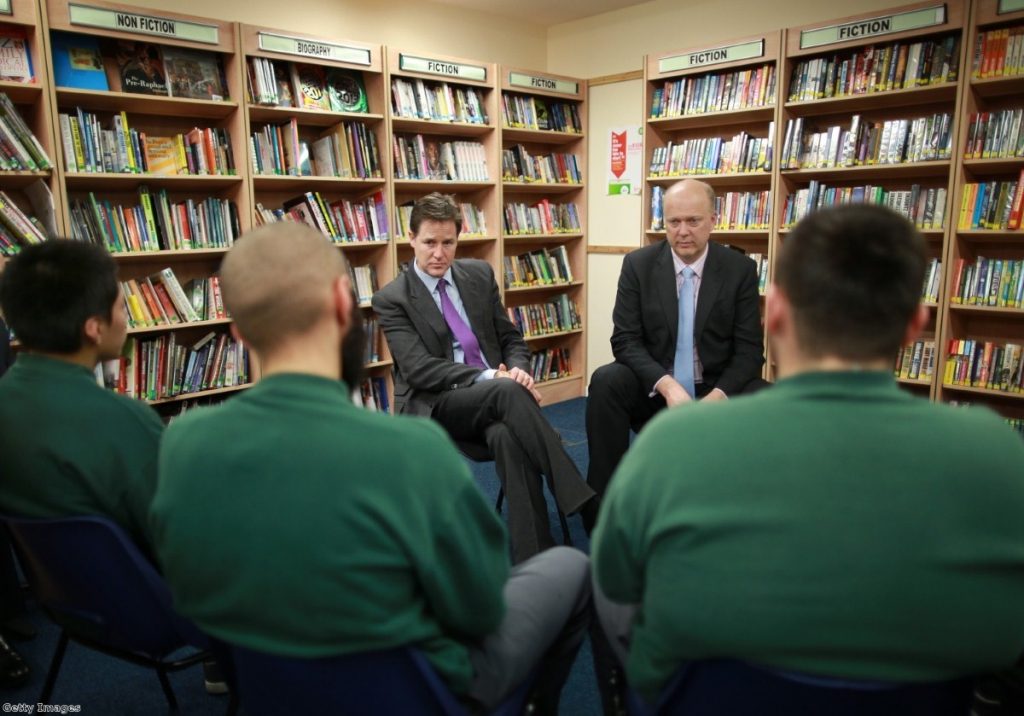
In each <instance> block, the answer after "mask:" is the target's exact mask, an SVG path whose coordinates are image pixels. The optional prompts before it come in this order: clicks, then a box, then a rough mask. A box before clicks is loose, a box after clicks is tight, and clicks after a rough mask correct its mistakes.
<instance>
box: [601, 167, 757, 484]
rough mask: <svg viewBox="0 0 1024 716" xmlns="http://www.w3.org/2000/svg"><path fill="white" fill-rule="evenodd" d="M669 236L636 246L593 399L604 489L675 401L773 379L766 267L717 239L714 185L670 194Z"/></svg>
mask: <svg viewBox="0 0 1024 716" xmlns="http://www.w3.org/2000/svg"><path fill="white" fill-rule="evenodd" d="M663 211H664V217H665V227H666V237H665V241H661V242H658V243H656V244H652V245H651V246H646V247H644V248H642V249H639V250H638V251H634V252H632V253H630V254H628V255H627V256H626V258H625V260H624V261H623V263H622V272H621V273H620V275H619V286H618V292H617V293H616V295H615V308H614V311H613V313H612V322H613V323H614V328H613V331H612V339H611V342H612V352H613V354H614V355H615V362H614V363H609V364H607V365H604V366H601V367H600V368H598V369H597V370H596V371H595V372H594V375H593V376H592V377H591V381H590V391H589V396H588V398H587V441H588V446H589V450H590V469H589V471H588V473H587V482H588V483H589V484H590V486H591V487H592V488H593V489H594V490H595V491H596V492H597V494H598V495H603V494H604V492H605V490H606V489H607V487H608V483H609V481H610V480H611V477H612V473H613V472H614V471H615V468H616V466H617V465H618V464H619V461H620V460H621V459H622V456H623V455H624V454H625V453H626V449H627V448H628V447H629V433H630V430H631V429H632V430H637V431H639V430H640V428H642V427H643V426H644V425H645V424H646V423H647V421H648V420H650V419H651V418H652V417H653V416H654V415H655V414H657V413H658V411H660V410H662V409H663V408H665V407H666V406H668V407H670V408H671V407H673V406H676V405H683V404H686V403H690V402H692V401H695V400H702V401H709V400H724V399H725V398H727V397H730V396H734V395H737V394H740V393H744V392H753V391H754V390H756V389H757V388H760V387H762V386H764V385H765V383H764V381H763V380H761V377H760V376H761V366H762V365H763V364H764V341H763V338H762V330H761V315H760V309H759V305H760V299H759V298H758V294H757V281H758V279H757V267H756V265H755V264H754V262H753V261H751V260H750V259H748V258H746V257H744V256H743V255H742V254H740V253H737V252H736V251H733V250H731V249H728V248H726V247H724V246H722V245H721V244H718V243H716V242H714V241H710V237H711V230H712V229H713V228H714V226H715V219H716V214H715V193H714V190H713V189H712V188H711V187H710V186H709V185H708V184H705V183H704V182H701V181H696V180H693V179H685V180H683V181H681V182H677V183H676V184H673V185H672V186H671V187H669V188H668V190H667V191H666V192H665V196H664V202H663Z"/></svg>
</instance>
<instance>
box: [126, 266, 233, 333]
mask: <svg viewBox="0 0 1024 716" xmlns="http://www.w3.org/2000/svg"><path fill="white" fill-rule="evenodd" d="M121 293H122V296H123V298H124V303H125V308H127V309H128V326H129V327H130V328H144V327H150V326H177V325H179V324H182V323H194V322H195V321H213V320H216V319H221V318H227V317H228V314H227V311H226V310H225V309H224V301H223V299H222V298H221V292H220V278H219V277H218V276H208V277H206V278H197V279H193V280H192V281H189V282H188V283H187V284H185V285H184V286H182V285H181V283H180V282H179V281H178V277H177V276H175V275H174V271H172V270H171V269H169V268H165V269H162V270H161V271H158V272H157V273H154V274H152V275H151V276H146V277H144V278H141V279H134V278H132V279H128V280H127V281H122V282H121Z"/></svg>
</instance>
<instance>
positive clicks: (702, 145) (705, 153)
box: [649, 122, 775, 177]
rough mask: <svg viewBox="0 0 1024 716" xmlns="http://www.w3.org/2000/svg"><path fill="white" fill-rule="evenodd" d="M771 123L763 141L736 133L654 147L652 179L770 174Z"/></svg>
mask: <svg viewBox="0 0 1024 716" xmlns="http://www.w3.org/2000/svg"><path fill="white" fill-rule="evenodd" d="M774 135H775V123H774V122H771V123H769V125H768V136H767V137H754V136H752V135H750V134H747V133H746V132H740V133H739V134H737V135H735V136H733V137H732V138H731V139H725V138H724V137H702V138H700V139H684V140H683V141H681V142H679V143H678V144H677V143H675V142H671V141H670V142H669V143H668V145H666V146H664V147H655V148H654V152H653V153H652V155H651V168H650V172H649V175H650V176H652V177H665V176H668V177H671V176H682V175H684V174H746V173H750V172H770V171H771V170H772V137H773V136H774Z"/></svg>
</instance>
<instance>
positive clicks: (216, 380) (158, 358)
mask: <svg viewBox="0 0 1024 716" xmlns="http://www.w3.org/2000/svg"><path fill="white" fill-rule="evenodd" d="M250 375H251V374H250V371H249V352H248V350H247V349H246V348H245V347H244V346H243V345H242V344H241V343H239V342H238V341H236V340H234V339H233V338H232V337H231V336H230V335H228V334H227V333H215V332H212V331H211V332H210V333H207V334H206V335H205V336H203V337H202V338H201V339H199V340H198V341H197V342H196V343H194V344H192V345H188V344H183V343H180V342H179V335H178V333H176V332H174V331H172V332H170V333H166V334H163V335H160V336H157V337H156V338H148V339H140V338H129V339H128V340H127V341H125V345H124V350H123V351H122V354H121V358H119V359H115V360H112V361H106V362H104V363H103V381H104V384H105V385H106V386H107V387H108V388H111V389H112V390H115V391H117V392H118V393H123V394H124V395H127V396H129V397H132V398H139V399H141V400H163V399H166V398H173V397H176V396H178V395H187V394H189V393H198V392H200V391H204V390H214V389H217V388H230V387H234V386H239V385H245V384H247V383H249V382H250V380H251V378H250Z"/></svg>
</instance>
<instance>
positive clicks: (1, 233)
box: [0, 182, 47, 256]
mask: <svg viewBox="0 0 1024 716" xmlns="http://www.w3.org/2000/svg"><path fill="white" fill-rule="evenodd" d="M36 184H37V185H42V182H36ZM43 186H45V185H43ZM46 238H47V232H46V229H45V228H44V227H43V225H42V224H41V223H40V222H39V220H38V219H36V217H35V216H32V215H30V214H26V213H25V212H24V211H22V209H21V207H19V206H18V205H17V204H16V203H14V201H13V200H12V199H11V197H9V196H8V195H7V194H6V193H4V192H3V191H0V254H3V255H4V256H13V255H14V254H16V253H18V251H20V250H21V247H22V246H28V245H29V244H38V243H41V242H43V241H46Z"/></svg>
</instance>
